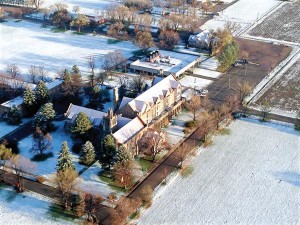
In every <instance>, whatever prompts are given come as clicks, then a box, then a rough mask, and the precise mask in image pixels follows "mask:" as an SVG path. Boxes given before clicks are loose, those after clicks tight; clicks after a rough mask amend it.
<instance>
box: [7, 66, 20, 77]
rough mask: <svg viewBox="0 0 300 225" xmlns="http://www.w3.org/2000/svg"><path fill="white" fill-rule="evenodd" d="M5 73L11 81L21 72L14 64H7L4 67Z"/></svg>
mask: <svg viewBox="0 0 300 225" xmlns="http://www.w3.org/2000/svg"><path fill="white" fill-rule="evenodd" d="M6 72H7V73H8V74H9V75H10V77H11V78H12V79H16V78H17V77H18V76H19V75H20V73H21V70H20V68H19V67H18V66H17V65H16V64H9V65H7V67H6Z"/></svg>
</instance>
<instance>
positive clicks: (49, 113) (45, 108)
mask: <svg viewBox="0 0 300 225" xmlns="http://www.w3.org/2000/svg"><path fill="white" fill-rule="evenodd" d="M39 112H40V113H42V114H43V115H44V117H45V118H46V119H47V120H48V121H51V120H53V119H54V117H55V115H56V113H55V110H54V109H53V104H52V103H46V104H44V105H42V107H41V108H40V109H39Z"/></svg>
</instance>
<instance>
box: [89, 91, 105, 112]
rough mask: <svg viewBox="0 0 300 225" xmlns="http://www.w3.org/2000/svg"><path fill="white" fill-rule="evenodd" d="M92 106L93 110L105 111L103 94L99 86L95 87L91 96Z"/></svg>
mask: <svg viewBox="0 0 300 225" xmlns="http://www.w3.org/2000/svg"><path fill="white" fill-rule="evenodd" d="M90 106H91V108H93V109H97V110H100V111H101V110H103V109H104V106H103V103H102V92H101V90H100V88H99V87H98V86H94V87H93V90H92V93H91V95H90Z"/></svg>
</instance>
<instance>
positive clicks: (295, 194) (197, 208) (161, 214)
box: [138, 119, 300, 225]
mask: <svg viewBox="0 0 300 225" xmlns="http://www.w3.org/2000/svg"><path fill="white" fill-rule="evenodd" d="M229 129H230V134H229V136H218V137H215V140H214V143H213V145H212V146H211V147H209V148H200V149H199V150H198V151H199V154H198V155H197V156H196V158H195V159H194V161H193V163H192V167H193V172H192V174H191V175H190V176H188V177H185V178H181V177H179V176H178V177H176V178H175V180H173V181H172V182H170V183H169V184H168V186H166V187H163V188H162V189H161V190H160V191H158V193H157V195H156V196H155V199H154V203H153V205H152V207H151V208H150V209H148V210H147V211H146V212H145V213H144V214H143V216H142V217H141V219H140V222H139V223H138V224H141V225H145V224H151V225H153V224H298V223H299V210H298V209H299V206H298V203H299V200H300V196H299V185H300V184H299V179H298V178H299V133H297V132H296V131H294V130H293V128H289V127H286V126H282V125H275V124H268V123H265V124H263V123H260V122H257V121H255V120H251V119H243V120H238V121H236V122H233V123H232V124H231V125H230V127H229ZM297 149H298V151H297ZM183 190H184V191H183Z"/></svg>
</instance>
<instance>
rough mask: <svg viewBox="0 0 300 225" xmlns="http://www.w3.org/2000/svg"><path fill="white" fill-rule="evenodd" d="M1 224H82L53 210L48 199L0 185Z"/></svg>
mask: <svg viewBox="0 0 300 225" xmlns="http://www.w3.org/2000/svg"><path fill="white" fill-rule="evenodd" d="M0 193H1V194H0V224H5V225H19V224H23V225H71V224H73V225H74V224H80V223H79V222H78V223H77V222H76V221H74V220H73V219H71V218H67V217H64V216H63V213H62V212H61V213H60V214H59V212H56V214H55V211H54V210H52V208H51V207H52V203H51V202H49V201H48V200H47V199H45V198H43V197H41V196H39V195H35V194H32V193H29V192H25V193H22V194H17V193H16V192H15V191H14V190H12V189H11V188H8V187H5V186H1V185H0Z"/></svg>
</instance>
